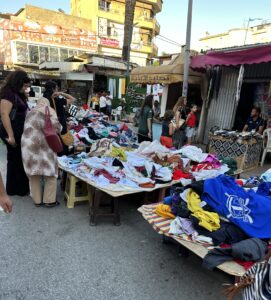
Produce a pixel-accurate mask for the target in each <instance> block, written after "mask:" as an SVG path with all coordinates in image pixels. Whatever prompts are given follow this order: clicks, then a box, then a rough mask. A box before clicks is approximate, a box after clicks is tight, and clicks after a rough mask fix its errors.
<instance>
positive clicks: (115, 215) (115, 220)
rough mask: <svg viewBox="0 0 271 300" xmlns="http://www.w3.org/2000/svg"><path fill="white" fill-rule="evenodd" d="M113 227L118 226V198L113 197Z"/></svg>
mask: <svg viewBox="0 0 271 300" xmlns="http://www.w3.org/2000/svg"><path fill="white" fill-rule="evenodd" d="M114 225H116V226H120V213H119V197H114Z"/></svg>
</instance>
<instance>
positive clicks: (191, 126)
mask: <svg viewBox="0 0 271 300" xmlns="http://www.w3.org/2000/svg"><path fill="white" fill-rule="evenodd" d="M197 110H198V107H197V105H195V104H192V105H191V110H190V113H189V114H188V116H187V119H186V129H185V134H186V137H187V144H188V145H191V144H192V141H193V138H194V137H195V134H196V125H197V119H196V112H197Z"/></svg>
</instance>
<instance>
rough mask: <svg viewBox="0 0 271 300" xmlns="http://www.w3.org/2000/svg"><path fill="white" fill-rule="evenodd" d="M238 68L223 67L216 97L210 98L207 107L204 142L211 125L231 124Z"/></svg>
mask: <svg viewBox="0 0 271 300" xmlns="http://www.w3.org/2000/svg"><path fill="white" fill-rule="evenodd" d="M238 74H239V68H223V69H222V78H221V84H220V89H219V94H218V97H217V99H212V101H211V104H210V105H209V108H208V116H207V122H206V126H205V135H204V143H208V134H209V131H210V129H211V128H212V127H213V126H219V127H220V128H231V127H232V126H233V122H234V118H235V112H236V103H235V98H234V97H235V94H236V89H237V79H238Z"/></svg>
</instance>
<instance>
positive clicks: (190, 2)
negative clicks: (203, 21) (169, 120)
mask: <svg viewBox="0 0 271 300" xmlns="http://www.w3.org/2000/svg"><path fill="white" fill-rule="evenodd" d="M192 10H193V0H188V12H187V27H186V43H185V52H184V72H183V92H182V96H183V97H187V94H188V77H189V66H190V43H191V27H192Z"/></svg>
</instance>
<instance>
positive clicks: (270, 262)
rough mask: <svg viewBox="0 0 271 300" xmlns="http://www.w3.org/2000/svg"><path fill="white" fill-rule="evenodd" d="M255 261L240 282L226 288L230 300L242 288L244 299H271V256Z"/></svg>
mask: <svg viewBox="0 0 271 300" xmlns="http://www.w3.org/2000/svg"><path fill="white" fill-rule="evenodd" d="M268 256H269V258H268V259H266V260H264V261H262V262H258V263H255V264H254V265H253V266H252V267H251V268H250V269H249V270H248V271H246V273H245V274H244V275H243V276H242V277H241V278H240V281H239V283H236V284H234V285H233V286H231V287H229V288H227V289H226V290H225V293H226V295H227V296H228V298H227V299H228V300H232V299H234V296H235V295H236V294H237V293H238V292H239V291H240V290H242V296H243V300H259V299H261V300H270V299H271V258H270V254H269V255H268Z"/></svg>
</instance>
